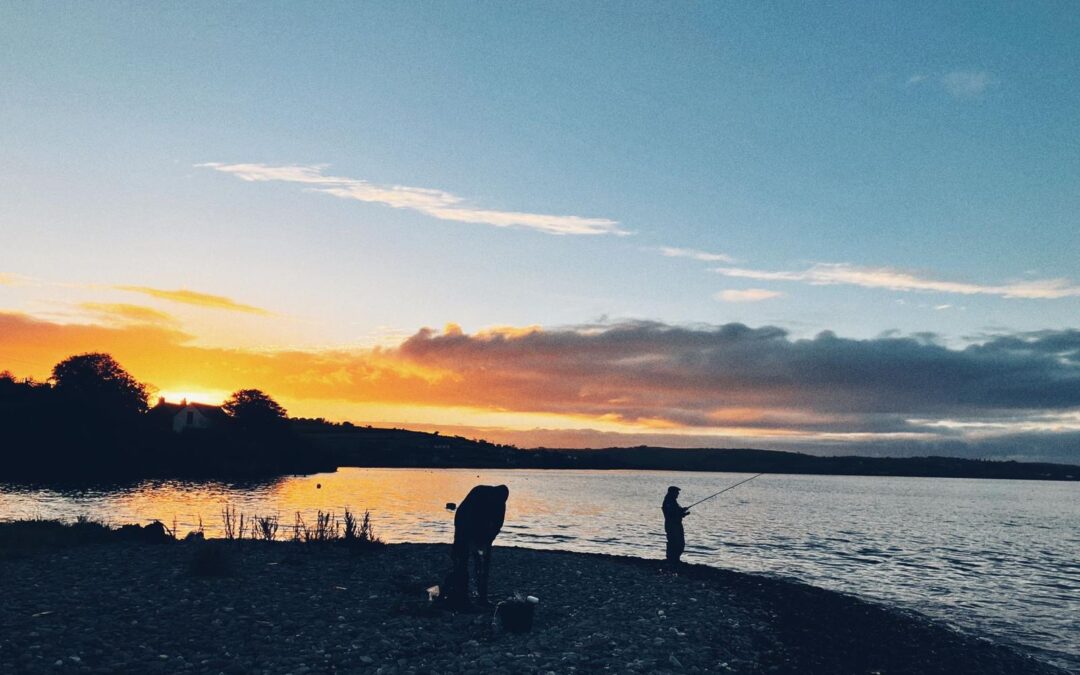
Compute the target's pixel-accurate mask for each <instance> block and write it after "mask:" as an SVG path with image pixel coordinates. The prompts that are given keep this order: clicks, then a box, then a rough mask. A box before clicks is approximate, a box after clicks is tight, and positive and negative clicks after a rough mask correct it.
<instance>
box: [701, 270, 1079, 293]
mask: <svg viewBox="0 0 1080 675" xmlns="http://www.w3.org/2000/svg"><path fill="white" fill-rule="evenodd" d="M714 271H716V272H718V273H719V274H722V275H724V276H726V277H734V278H737V279H757V280H761V281H797V282H803V283H808V284H812V285H815V286H837V285H846V286H862V287H864V288H883V289H887V290H891V291H925V292H934V293H955V294H959V295H997V296H1000V297H1003V298H1025V299H1041V300H1047V299H1056V298H1069V297H1077V296H1080V286H1078V285H1076V284H1075V283H1073V282H1072V281H1071V280H1069V279H1032V280H1030V281H1017V282H1012V283H1007V284H1001V285H982V284H973V283H966V282H960V281H943V280H939V279H930V278H926V277H921V276H918V275H917V274H914V273H912V272H906V271H903V270H897V269H893V268H891V267H859V266H856V265H850V264H847V263H818V264H816V265H813V266H812V267H810V268H809V269H806V270H802V271H770V270H755V269H745V268H740V267H718V268H716V269H715V270H714Z"/></svg>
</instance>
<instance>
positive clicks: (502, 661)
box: [0, 542, 1063, 675]
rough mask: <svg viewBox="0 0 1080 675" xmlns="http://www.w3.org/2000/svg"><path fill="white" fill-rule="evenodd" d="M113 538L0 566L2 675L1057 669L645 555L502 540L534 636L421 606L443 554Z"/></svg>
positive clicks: (421, 548) (837, 599) (817, 593)
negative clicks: (538, 547) (219, 572)
mask: <svg viewBox="0 0 1080 675" xmlns="http://www.w3.org/2000/svg"><path fill="white" fill-rule="evenodd" d="M216 545H218V546H220V547H222V548H224V549H225V550H226V552H227V557H228V559H229V560H231V562H232V572H231V574H229V575H228V576H224V577H219V578H213V577H212V578H203V577H197V576H193V575H192V574H191V573H190V562H191V560H192V558H193V556H194V555H195V552H196V550H197V548H198V547H199V546H206V544H198V543H174V544H170V545H156V546H155V545H140V544H127V543H112V544H101V545H88V546H80V547H71V548H64V549H59V550H56V551H51V552H41V553H35V554H32V555H29V556H26V557H21V558H17V559H13V560H0V598H2V599H3V602H2V603H0V672H3V673H42V672H48V673H61V672H73V673H76V672H77V673H174V672H183V673H294V674H295V675H301V674H303V673H353V672H359V673H367V672H371V673H432V672H435V673H490V672H509V673H518V672H526V673H531V672H538V673H544V672H556V673H565V672H593V671H612V672H620V673H628V672H642V673H647V672H676V673H682V672H687V673H703V672H740V673H786V672H792V673H794V672H799V673H830V674H831V673H882V674H889V673H983V674H985V673H1046V674H1050V673H1061V672H1063V671H1060V670H1057V669H1054V668H1052V667H1050V666H1048V665H1044V664H1042V663H1040V662H1037V661H1034V660H1032V659H1031V658H1029V657H1027V656H1026V655H1024V654H1022V653H1019V652H1017V651H1015V650H1013V649H1010V648H1007V647H1003V646H999V645H994V644H991V643H990V642H988V641H986V640H982V639H977V638H974V637H971V636H967V635H964V634H960V633H957V632H955V631H953V630H951V629H949V628H947V627H945V626H943V625H941V624H938V623H934V622H931V621H929V620H928V619H926V618H924V617H921V616H918V615H914V614H908V613H901V612H898V611H896V610H892V609H889V608H886V607H883V606H879V605H875V604H870V603H866V602H863V601H860V600H857V599H855V598H853V597H849V596H845V595H842V594H838V593H834V592H830V591H825V590H822V589H818V588H814V587H811V586H806V585H803V584H798V583H793V582H790V581H783V580H776V579H770V578H767V577H760V576H754V575H748V574H742V573H736V572H730V571H725V570H718V569H713V568H707V567H701V566H686V567H685V568H683V569H682V570H681V571H680V572H679V573H678V574H673V573H671V572H669V571H666V570H664V569H663V568H662V566H661V565H660V564H659V563H658V562H655V561H646V560H639V559H635V558H622V557H613V556H597V555H585V554H577V553H562V552H548V551H533V550H526V549H518V548H496V549H495V552H494V554H493V556H492V557H493V572H492V579H491V585H492V588H493V589H495V590H496V591H498V592H497V593H493V594H492V596H493V599H500V598H504V597H506V596H507V595H509V594H510V593H512V592H514V591H520V592H521V593H524V594H531V595H535V596H538V597H539V598H540V604H539V605H538V609H537V612H536V622H535V625H534V627H533V630H532V631H531V632H528V633H525V634H521V635H515V634H510V633H505V632H500V631H493V628H492V620H491V619H492V612H491V610H484V611H477V612H475V613H463V612H462V613H454V612H449V611H442V610H438V609H434V608H433V607H432V606H431V604H430V603H429V602H428V600H427V594H426V592H425V588H426V587H428V586H430V585H432V584H436V583H438V582H439V581H440V580H441V578H442V577H443V575H444V574H445V573H446V571H447V567H448V562H449V557H448V556H449V547H448V546H437V545H412V544H399V545H391V546H386V547H384V548H381V549H376V550H370V551H365V552H359V553H358V552H353V551H350V550H348V549H345V548H342V547H335V546H319V545H310V544H309V545H301V544H289V543H275V544H270V543H257V542H243V543H237V542H221V543H216Z"/></svg>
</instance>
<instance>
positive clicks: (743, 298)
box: [713, 288, 783, 302]
mask: <svg viewBox="0 0 1080 675" xmlns="http://www.w3.org/2000/svg"><path fill="white" fill-rule="evenodd" d="M782 295H783V293H781V292H780V291H770V290H768V289H765V288H747V289H745V290H726V291H720V292H719V293H717V294H716V295H715V296H713V297H715V298H716V299H717V300H723V301H724V302H761V301H762V300H770V299H772V298H779V297H780V296H782Z"/></svg>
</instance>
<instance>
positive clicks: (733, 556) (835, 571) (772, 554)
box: [0, 469, 1080, 670]
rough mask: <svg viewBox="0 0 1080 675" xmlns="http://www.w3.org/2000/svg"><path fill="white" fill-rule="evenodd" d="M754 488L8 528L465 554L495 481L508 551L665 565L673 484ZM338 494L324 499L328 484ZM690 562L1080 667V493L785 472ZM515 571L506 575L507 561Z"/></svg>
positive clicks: (531, 491)
mask: <svg viewBox="0 0 1080 675" xmlns="http://www.w3.org/2000/svg"><path fill="white" fill-rule="evenodd" d="M745 477H746V476H745V475H742V474H714V473H681V472H680V473H666V472H592V471H548V472H545V471H484V470H481V471H476V470H467V469H454V470H424V469H342V470H340V471H339V472H337V473H334V474H320V475H316V476H303V477H291V478H286V479H283V480H280V481H277V482H274V483H268V484H262V485H243V486H231V485H224V484H215V483H210V484H206V483H198V484H192V483H179V482H154V481H148V482H145V483H141V484H139V485H136V486H133V487H126V488H119V489H109V490H80V491H56V490H49V489H28V488H14V487H10V486H6V487H5V486H0V519H14V518H25V517H45V518H74V517H76V516H79V515H86V516H90V517H92V518H96V519H101V520H106V521H109V522H113V523H125V522H138V521H142V522H145V521H147V520H150V519H155V518H157V519H161V520H162V521H165V522H166V523H171V522H172V520H173V519H174V518H175V519H176V520H177V521H178V523H179V525H180V527H179V530H180V532H181V534H183V533H185V532H186V531H187V530H188V529H191V528H193V527H194V526H195V524H196V523H197V522H198V518H199V516H201V517H202V520H203V523H204V526H205V528H206V530H207V531H208V532H211V533H213V532H215V531H220V527H221V515H220V512H221V509H222V507H223V505H225V504H226V503H229V504H232V505H233V506H234V507H236V508H237V509H238V510H240V511H242V512H245V513H247V514H248V515H252V514H259V515H272V514H278V515H279V516H280V517H281V521H282V523H283V525H284V524H286V523H291V522H292V519H293V513H294V512H296V511H301V512H303V513H304V514H306V515H307V516H308V520H311V517H310V516H311V514H312V513H313V512H314V511H315V510H316V509H320V508H321V509H323V510H334V511H337V512H340V511H341V509H342V508H343V507H344V506H349V507H351V508H352V509H353V510H360V511H363V510H364V509H369V510H370V511H371V514H372V519H373V522H374V524H375V526H376V529H377V532H378V534H379V535H380V536H382V537H383V538H384V539H386V540H387V541H391V542H401V541H414V542H447V541H449V540H450V538H451V536H452V528H453V517H452V514H450V513H449V512H447V511H445V510H444V508H443V507H444V504H445V503H446V502H448V501H454V502H457V501H460V500H461V499H462V498H463V497H464V496H465V494H466V493H467V492H468V490H469V488H470V487H472V486H473V485H475V484H477V483H488V484H499V483H504V484H506V485H508V486H509V487H510V503H509V505H508V509H507V520H506V526H505V528H504V530H503V534H502V535H500V538H499V542H500V543H502V544H504V545H519V546H527V547H533V548H556V549H566V550H572V551H585V552H600V553H617V554H629V555H637V556H643V557H654V558H655V557H662V556H663V523H662V518H661V515H660V508H659V507H660V502H661V500H662V499H663V496H664V492H665V490H666V488H667V486H668V485H672V484H677V485H679V486H681V487H682V488H683V493H682V501H683V503H687V504H689V503H691V502H693V501H696V500H697V499H699V498H701V497H704V496H706V495H708V494H710V493H712V492H715V491H716V490H718V489H720V488H721V487H724V486H725V485H727V484H730V483H734V482H737V481H738V480H741V479H743V478H745ZM318 484H321V486H322V487H321V488H318V487H316V486H317V485H318ZM686 530H687V543H688V546H687V553H686V556H685V558H684V559H685V560H688V561H689V562H698V563H706V564H710V565H717V566H722V567H728V568H732V569H738V570H745V571H751V572H764V573H769V574H775V575H783V576H789V577H796V578H798V579H802V580H804V581H807V582H809V583H812V584H815V585H818V586H823V587H826V588H832V589H836V590H840V591H845V592H848V593H854V594H857V595H861V596H864V597H867V598H872V599H876V600H883V601H887V602H889V603H892V604H895V605H899V606H901V607H907V608H912V609H916V610H919V611H922V612H924V613H926V614H929V615H932V616H934V617H937V618H938V619H943V620H945V621H947V622H949V623H951V624H953V625H956V626H959V627H961V628H964V629H967V630H969V631H972V632H976V633H978V634H981V635H986V636H992V637H995V638H997V639H1000V640H1003V641H1008V642H1015V643H1020V644H1023V645H1026V646H1028V647H1029V648H1031V649H1032V650H1033V651H1035V652H1036V653H1037V654H1039V655H1040V656H1042V657H1044V658H1046V659H1047V660H1049V661H1052V662H1055V663H1057V664H1058V665H1062V666H1065V667H1067V668H1070V669H1077V670H1080V485H1078V484H1076V483H1046V482H1029V481H990V480H959V479H940V478H935V479H924V478H869V477H841V476H791V475H767V476H762V477H760V478H758V479H757V480H754V481H752V482H750V483H747V484H746V485H743V486H741V487H739V488H737V489H736V490H733V491H732V492H729V493H727V494H724V495H722V496H720V497H719V498H717V499H715V500H713V501H710V502H707V503H706V504H703V505H701V506H699V507H697V508H696V509H694V512H693V513H692V514H691V515H690V516H689V517H688V518H687V520H686ZM496 564H497V563H496ZM497 569H498V568H497V567H496V574H497Z"/></svg>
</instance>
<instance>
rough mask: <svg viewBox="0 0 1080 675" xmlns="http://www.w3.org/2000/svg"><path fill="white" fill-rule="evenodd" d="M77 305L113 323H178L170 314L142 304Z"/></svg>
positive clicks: (91, 303) (88, 303) (168, 324)
mask: <svg viewBox="0 0 1080 675" xmlns="http://www.w3.org/2000/svg"><path fill="white" fill-rule="evenodd" d="M79 307H80V308H82V309H85V310H87V311H88V312H92V313H94V314H96V315H98V316H101V317H103V318H104V319H106V320H107V321H110V322H113V323H120V324H128V323H145V324H158V325H166V326H175V325H176V324H177V323H178V322H177V320H176V318H175V317H173V316H172V315H171V314H168V313H167V312H162V311H159V310H156V309H153V308H151V307H144V306H142V305H130V304H127V303H122V302H121V303H114V302H83V303H80V304H79Z"/></svg>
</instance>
